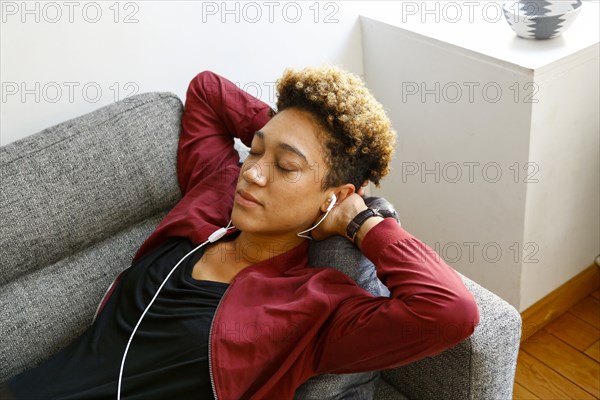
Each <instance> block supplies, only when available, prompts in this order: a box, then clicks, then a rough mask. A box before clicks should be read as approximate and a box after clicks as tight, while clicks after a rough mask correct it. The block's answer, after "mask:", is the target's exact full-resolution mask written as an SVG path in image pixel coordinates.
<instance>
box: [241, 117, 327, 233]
mask: <svg viewBox="0 0 600 400" xmlns="http://www.w3.org/2000/svg"><path fill="white" fill-rule="evenodd" d="M319 136H320V132H319V129H318V126H317V124H316V122H314V120H313V117H312V116H311V115H310V114H309V113H308V112H305V111H301V110H297V109H286V110H283V111H281V112H279V113H277V114H276V115H275V116H274V117H273V118H272V119H271V120H270V121H269V122H268V123H267V124H266V125H265V126H264V127H263V128H262V129H261V130H260V131H258V132H257V133H256V134H255V135H254V139H253V140H252V145H251V148H250V155H249V156H248V158H247V159H246V160H245V162H244V165H243V166H242V169H241V172H240V177H239V179H238V183H237V188H236V194H235V199H234V206H233V212H232V217H231V218H232V222H233V224H234V225H235V226H236V227H237V228H239V229H240V230H241V231H243V232H247V233H254V234H260V235H265V236H277V237H279V238H280V239H282V238H283V237H286V236H290V237H292V235H293V236H294V237H295V235H296V233H298V232H301V231H303V230H305V229H308V228H310V227H311V226H312V224H313V223H314V222H315V220H316V219H317V218H318V217H319V216H320V215H321V213H322V212H323V211H324V210H325V209H326V208H327V206H328V204H329V203H328V199H329V198H330V197H331V195H332V194H333V193H334V190H333V189H329V190H326V191H322V189H321V181H322V179H323V177H324V176H325V174H326V173H327V167H326V165H325V161H324V157H323V151H324V150H323V147H322V144H321V143H320V142H319V140H318V138H319Z"/></svg>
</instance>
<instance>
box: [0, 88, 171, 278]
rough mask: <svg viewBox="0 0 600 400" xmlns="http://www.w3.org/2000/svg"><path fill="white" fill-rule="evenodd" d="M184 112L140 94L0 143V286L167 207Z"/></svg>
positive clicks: (167, 98) (160, 96) (164, 98)
mask: <svg viewBox="0 0 600 400" xmlns="http://www.w3.org/2000/svg"><path fill="white" fill-rule="evenodd" d="M182 110H183V108H182V104H181V100H179V98H178V97H177V96H176V95H174V94H171V93H145V94H140V95H136V96H132V97H129V98H127V99H125V100H121V101H119V102H116V103H113V104H111V105H108V106H105V107H102V108H100V109H98V110H96V111H94V112H92V113H89V114H86V115H83V116H80V117H77V118H74V119H72V120H69V121H66V122H63V123H61V124H58V125H56V126H53V127H51V128H48V129H45V130H43V131H42V132H39V133H38V134H35V135H32V136H28V137H25V138H23V139H21V140H18V141H16V142H13V143H10V144H8V145H6V146H3V147H0V176H1V177H2V191H0V221H1V222H0V249H1V250H0V284H1V283H5V282H8V281H11V280H13V279H15V278H16V277H19V276H22V275H24V274H27V273H30V272H33V271H35V270H38V269H40V268H43V267H44V266H46V265H49V264H53V263H56V262H58V261H59V260H61V259H62V258H65V257H68V256H70V255H72V254H75V253H77V252H79V251H82V250H83V249H85V248H87V247H89V246H91V245H93V244H94V243H97V242H99V241H102V240H104V239H106V238H108V237H110V236H111V235H113V234H115V233H116V232H119V231H120V230H122V229H125V228H126V227H128V226H131V225H133V224H135V223H137V222H140V221H143V220H144V219H146V218H148V217H150V216H152V215H154V214H156V213H157V212H159V211H161V210H164V209H167V208H170V207H172V206H174V205H175V203H176V202H177V200H178V199H179V198H180V196H181V195H180V192H179V187H178V184H177V179H176V175H175V173H176V168H175V163H176V151H177V141H178V138H179V130H180V124H181V122H180V118H181V113H182Z"/></svg>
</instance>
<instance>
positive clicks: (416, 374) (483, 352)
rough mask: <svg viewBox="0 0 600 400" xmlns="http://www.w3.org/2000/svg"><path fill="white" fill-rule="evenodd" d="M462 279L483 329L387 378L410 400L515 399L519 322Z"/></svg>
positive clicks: (498, 301)
mask: <svg viewBox="0 0 600 400" xmlns="http://www.w3.org/2000/svg"><path fill="white" fill-rule="evenodd" d="M461 278H462V279H463V282H464V283H465V285H466V287H467V288H468V289H469V291H470V292H471V293H472V294H473V296H474V297H475V300H476V302H477V305H478V306H479V310H480V322H479V325H477V327H476V329H475V332H474V333H473V335H472V336H471V337H469V338H468V339H466V340H464V341H463V342H461V343H459V344H458V345H456V346H455V347H453V348H451V349H448V350H446V351H444V352H443V353H440V354H438V355H436V356H433V357H427V358H425V359H422V360H419V361H417V362H414V363H411V364H409V365H405V366H402V367H399V368H394V369H390V370H386V371H384V372H383V379H385V380H386V381H387V382H388V383H389V384H391V385H392V386H394V387H395V388H396V389H398V391H400V392H401V393H403V394H404V395H406V396H407V397H408V398H409V399H419V400H425V399H432V400H439V399H460V400H465V399H495V400H504V399H506V400H510V399H512V390H513V384H514V378H515V369H516V364H517V356H518V353H519V344H520V338H521V316H520V314H519V313H518V312H517V310H516V309H515V308H514V307H513V306H511V305H510V304H508V303H507V302H506V301H504V300H502V299H501V298H500V297H498V296H497V295H495V294H494V293H492V292H490V291H488V290H487V289H485V288H483V287H482V286H480V285H478V284H477V283H475V282H473V281H472V280H470V279H469V278H467V277H465V276H463V275H461Z"/></svg>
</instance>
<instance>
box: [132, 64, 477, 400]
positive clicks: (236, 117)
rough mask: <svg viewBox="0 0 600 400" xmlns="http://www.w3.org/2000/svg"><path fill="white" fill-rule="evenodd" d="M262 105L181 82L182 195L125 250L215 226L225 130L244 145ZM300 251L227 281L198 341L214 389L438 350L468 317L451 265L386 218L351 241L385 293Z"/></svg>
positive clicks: (290, 391) (293, 381)
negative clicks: (204, 343) (358, 242)
mask: <svg viewBox="0 0 600 400" xmlns="http://www.w3.org/2000/svg"><path fill="white" fill-rule="evenodd" d="M268 111H269V107H268V105H267V104H265V103H263V102H261V101H259V100H258V99H256V98H254V97H252V96H250V95H248V94H246V93H245V92H243V91H241V90H239V89H238V88H237V87H236V86H235V85H233V83H231V82H229V81H228V80H226V79H224V78H222V77H220V76H218V75H216V74H213V73H211V72H203V73H200V74H198V75H197V76H196V77H195V78H194V79H193V80H192V81H191V83H190V85H189V88H188V91H187V99H186V104H185V111H184V114H183V117H182V132H181V136H180V139H179V147H178V159H177V173H178V179H179V185H180V188H181V191H182V194H183V197H182V199H181V201H180V202H179V203H178V204H177V205H176V206H175V208H173V210H172V211H171V212H170V213H169V214H168V215H167V216H166V217H165V218H164V220H163V221H162V222H161V223H160V224H159V225H158V227H157V228H156V230H155V231H154V232H153V233H152V234H151V235H150V237H149V238H148V239H147V240H146V241H145V242H144V244H143V245H142V246H141V247H140V249H139V250H138V252H137V253H136V255H135V257H134V261H135V260H137V259H138V258H139V257H141V256H142V255H143V254H145V253H146V252H147V251H148V250H150V249H153V248H155V247H156V246H159V245H161V244H162V243H164V241H165V240H166V239H167V238H168V237H172V236H183V237H187V238H189V239H190V240H191V241H192V242H194V243H197V244H199V243H202V242H204V241H205V240H206V239H207V238H208V236H209V235H210V234H211V233H212V232H214V231H215V230H216V229H218V228H220V227H223V226H225V225H227V223H228V222H229V217H230V212H231V209H232V206H233V195H234V189H235V186H236V181H237V177H238V173H239V170H240V167H239V157H238V155H237V152H236V151H235V150H234V148H233V137H234V136H235V137H239V138H240V139H241V140H242V141H243V142H244V143H245V144H246V145H249V144H250V142H251V140H252V136H253V134H254V132H255V131H257V130H259V129H260V128H262V127H263V126H264V125H265V124H266V122H267V121H268V119H269V116H268ZM233 232H235V230H232V231H229V234H232V233H233ZM307 250H308V243H307V242H305V243H303V244H301V245H300V246H298V247H296V248H294V249H291V250H290V251H289V252H287V253H285V254H282V255H279V256H276V257H273V258H271V259H269V260H266V261H264V262H261V263H259V264H255V265H252V266H250V267H247V268H245V269H244V270H242V271H241V272H240V273H239V274H238V275H236V276H235V278H234V279H233V280H232V282H231V283H230V286H229V288H228V289H227V291H226V292H225V294H224V296H223V298H222V300H221V302H220V304H219V306H218V308H217V310H216V312H215V317H214V320H213V323H212V328H211V335H210V343H209V363H210V369H211V379H212V383H213V390H214V391H215V396H216V397H217V398H218V399H224V400H230V399H278V400H279V399H291V398H292V397H293V395H294V392H295V390H296V388H297V387H298V386H300V385H301V384H302V383H303V382H304V381H305V380H307V379H308V378H310V377H312V376H314V375H317V374H325V373H352V372H359V371H366V370H379V369H385V368H391V367H395V366H399V365H403V364H407V363H410V362H412V361H415V360H418V359H420V358H423V357H426V356H431V355H434V354H437V353H440V352H441V351H443V350H445V349H447V348H449V347H452V346H454V345H455V344H457V343H458V342H460V341H462V340H463V339H465V338H467V337H468V336H470V335H471V334H472V333H473V330H474V328H475V325H476V324H477V323H478V322H479V311H478V308H477V305H476V303H475V301H474V299H473V297H472V295H471V294H470V293H469V292H468V291H467V289H466V288H465V286H464V284H463V283H462V281H461V279H460V277H459V276H458V274H457V273H456V272H455V271H454V270H453V269H452V268H450V267H449V266H448V265H447V264H446V263H445V262H444V261H443V260H442V259H441V257H440V256H439V255H437V254H436V253H435V252H434V251H433V250H432V249H431V248H430V247H428V246H427V245H425V244H424V243H422V242H421V241H420V240H418V239H417V238H415V237H413V236H412V235H411V234H410V233H408V232H407V231H405V230H404V229H403V228H401V227H400V226H399V225H398V224H397V223H396V221H395V220H393V219H386V220H384V221H383V222H381V223H380V224H378V225H377V226H375V227H374V228H373V229H372V230H371V231H370V232H369V233H368V234H367V235H366V237H365V238H364V240H363V242H362V250H363V253H364V255H365V256H366V257H367V258H369V259H370V260H371V261H372V262H373V263H374V264H375V265H376V268H377V276H378V277H379V279H380V280H381V281H382V282H383V283H384V284H385V285H386V286H387V287H388V288H389V289H390V292H391V295H390V298H387V297H373V296H372V295H371V294H369V293H368V292H366V291H365V290H363V289H361V288H359V287H358V286H357V285H356V284H355V283H354V282H353V281H352V280H351V279H350V278H348V277H347V276H346V275H344V274H343V273H341V272H338V271H336V270H334V269H330V268H310V267H308V258H307Z"/></svg>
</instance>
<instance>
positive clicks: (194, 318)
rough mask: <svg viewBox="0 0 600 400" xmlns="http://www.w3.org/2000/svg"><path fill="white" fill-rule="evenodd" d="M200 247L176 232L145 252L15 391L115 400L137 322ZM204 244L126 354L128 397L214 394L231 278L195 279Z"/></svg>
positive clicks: (18, 395) (15, 382)
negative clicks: (214, 325)
mask: <svg viewBox="0 0 600 400" xmlns="http://www.w3.org/2000/svg"><path fill="white" fill-rule="evenodd" d="M195 247H196V246H195V245H193V244H192V243H191V242H190V241H189V240H188V239H185V238H171V239H170V240H169V241H168V242H166V243H165V244H164V245H163V246H161V247H159V248H157V249H154V250H153V251H151V252H149V253H147V254H146V255H144V257H142V258H141V259H139V260H138V261H137V262H136V263H135V264H134V265H133V266H132V267H131V268H129V269H128V270H127V271H126V272H125V273H124V275H123V277H122V279H121V281H120V282H119V284H118V285H117V286H116V287H115V290H114V292H113V294H112V295H111V297H110V298H109V299H108V301H107V303H106V304H105V306H104V308H103V310H102V312H101V313H100V314H99V315H98V318H97V319H96V321H95V322H94V324H93V325H92V326H90V327H89V328H88V329H87V330H86V331H85V332H84V333H83V335H82V336H80V337H79V338H78V339H77V340H75V341H74V342H73V343H71V344H70V345H69V346H68V347H66V348H65V349H63V350H62V351H60V352H59V353H58V354H56V355H55V356H53V357H52V358H50V359H49V360H48V361H46V362H44V363H43V364H41V365H40V366H38V367H37V368H35V369H33V370H30V371H27V372H25V373H23V374H21V375H19V376H17V377H15V378H13V379H12V380H11V381H9V382H8V390H9V392H11V393H12V395H13V397H14V398H15V399H115V398H116V393H117V382H118V376H119V369H120V366H121V360H122V358H123V352H124V351H125V347H126V345H127V341H128V340H129V336H130V335H131V332H132V331H133V328H134V326H135V324H136V323H137V321H138V319H139V317H140V316H141V314H142V312H143V311H144V309H145V308H146V306H147V305H148V303H149V302H150V300H151V299H152V297H153V296H154V294H155V293H156V290H157V289H158V287H159V286H160V284H161V283H162V282H163V280H164V279H165V277H166V276H167V274H168V273H169V271H171V269H172V268H173V267H174V266H175V265H176V264H177V262H179V260H181V258H182V257H183V256H185V255H186V254H187V253H188V252H189V251H191V250H193V249H194V248H195ZM204 249H205V247H203V248H200V249H198V250H196V251H195V252H194V253H193V254H191V255H190V256H188V257H187V258H186V259H185V260H184V261H183V262H182V263H181V264H180V265H179V267H177V269H176V270H175V272H174V273H173V275H171V277H170V278H169V279H168V281H167V283H166V284H165V286H164V287H163V288H162V290H161V291H160V294H159V295H158V298H157V299H156V300H155V302H154V304H153V305H152V306H151V308H150V309H149V311H148V312H147V314H146V315H145V316H144V319H143V321H142V323H141V324H140V326H139V328H138V330H137V332H136V334H135V336H134V338H133V341H132V343H131V346H130V349H129V352H128V354H127V358H126V361H125V367H124V371H123V383H122V387H121V398H122V399H140V400H142V399H143V400H148V399H188V398H190V399H191V398H194V399H214V397H213V393H212V388H211V383H210V377H209V369H208V337H209V330H210V324H211V321H212V318H213V316H214V312H215V309H216V307H217V305H218V303H219V300H220V299H221V297H222V296H223V293H224V292H225V290H226V289H227V287H228V286H229V285H228V284H226V283H221V282H213V281H202V280H196V279H194V278H192V269H193V266H194V264H195V263H196V262H197V261H198V260H199V259H200V257H201V256H202V254H203V252H204ZM5 390H6V389H5Z"/></svg>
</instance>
